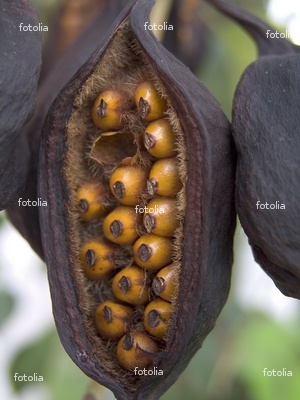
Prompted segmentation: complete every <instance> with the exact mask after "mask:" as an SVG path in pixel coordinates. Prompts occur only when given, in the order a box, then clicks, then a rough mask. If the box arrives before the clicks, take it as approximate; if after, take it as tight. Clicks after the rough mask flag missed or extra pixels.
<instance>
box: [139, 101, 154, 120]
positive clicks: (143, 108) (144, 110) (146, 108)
mask: <svg viewBox="0 0 300 400" xmlns="http://www.w3.org/2000/svg"><path fill="white" fill-rule="evenodd" d="M139 110H140V114H141V117H142V118H143V119H144V118H146V117H147V115H148V114H149V113H150V111H151V107H150V104H149V103H148V101H147V100H144V99H143V98H142V97H140V100H139Z"/></svg>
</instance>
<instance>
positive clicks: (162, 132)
mask: <svg viewBox="0 0 300 400" xmlns="http://www.w3.org/2000/svg"><path fill="white" fill-rule="evenodd" d="M144 144H145V147H146V149H147V150H148V152H149V153H150V154H151V155H152V156H154V157H156V158H167V157H174V156H175V154H176V151H175V135H174V132H173V129H172V126H171V124H170V123H169V122H168V121H167V120H166V119H165V118H161V119H158V120H156V121H154V122H151V123H150V124H149V125H148V126H147V128H146V130H145V133H144Z"/></svg>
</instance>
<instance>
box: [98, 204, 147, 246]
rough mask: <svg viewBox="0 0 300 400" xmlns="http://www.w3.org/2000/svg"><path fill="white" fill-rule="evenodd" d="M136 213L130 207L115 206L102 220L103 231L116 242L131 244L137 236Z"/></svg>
mask: <svg viewBox="0 0 300 400" xmlns="http://www.w3.org/2000/svg"><path fill="white" fill-rule="evenodd" d="M136 226H137V214H136V212H135V210H134V208H132V207H126V206H119V207H116V208H115V209H114V210H113V211H112V212H111V213H110V214H108V215H107V217H106V218H105V219H104V221H103V233H104V235H105V236H106V237H107V239H109V240H111V241H112V242H114V243H118V244H131V243H132V242H134V241H135V239H136V238H137V237H138V236H139V235H138V232H137V229H136Z"/></svg>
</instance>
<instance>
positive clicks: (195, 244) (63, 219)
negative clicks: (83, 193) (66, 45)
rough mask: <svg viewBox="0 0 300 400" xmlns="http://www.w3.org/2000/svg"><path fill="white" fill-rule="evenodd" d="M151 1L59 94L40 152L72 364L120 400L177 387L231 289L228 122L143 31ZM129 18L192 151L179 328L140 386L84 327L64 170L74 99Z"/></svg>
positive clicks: (48, 251) (44, 226)
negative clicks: (111, 367) (110, 363)
mask: <svg viewBox="0 0 300 400" xmlns="http://www.w3.org/2000/svg"><path fill="white" fill-rule="evenodd" d="M152 6H153V2H152V1H146V0H141V1H134V2H132V3H131V4H130V6H129V8H128V9H127V10H125V11H124V12H123V14H122V15H121V16H120V18H119V19H118V21H117V22H116V24H115V25H114V26H113V27H112V30H111V31H110V32H109V34H108V38H107V39H106V41H105V42H104V44H103V45H102V46H101V47H100V49H99V50H98V51H97V52H96V53H95V54H94V55H93V56H92V57H91V58H90V59H89V61H88V62H87V63H86V64H85V65H84V66H83V67H82V68H81V69H80V70H79V71H78V73H77V74H76V75H75V77H74V78H73V79H72V80H71V81H70V82H69V84H68V85H67V86H66V87H65V88H64V90H63V91H62V92H61V93H60V94H59V96H58V97H57V99H56V100H55V102H54V103H53V105H52V107H51V109H50V111H49V114H48V117H47V119H46V122H45V125H44V130H43V140H42V143H41V153H40V175H39V192H38V193H39V195H40V196H42V197H43V198H46V199H47V201H48V207H47V208H46V207H45V208H44V209H42V210H41V214H40V218H41V219H40V221H41V231H42V240H43V247H44V251H45V259H46V262H47V265H48V274H49V282H50V289H51V296H52V302H53V313H54V316H55V321H56V325H57V329H58V332H59V335H60V338H61V341H62V343H63V345H64V347H65V349H66V351H67V352H68V353H69V355H70V357H71V358H72V359H73V360H74V362H75V363H76V364H77V365H78V366H79V367H80V368H81V369H82V370H83V371H84V372H85V373H86V374H87V375H88V376H90V377H91V378H93V379H95V380H96V381H97V382H99V383H101V384H103V385H105V386H107V387H109V388H110V389H111V390H112V391H113V392H114V394H115V396H116V397H117V398H119V399H145V398H147V399H158V398H159V397H160V396H161V395H162V394H163V393H164V392H165V391H166V390H167V389H168V388H169V387H170V386H171V385H172V383H173V382H174V381H175V380H176V379H177V377H178V376H179V374H180V373H181V372H182V371H183V369H184V368H185V367H186V365H187V364H188V362H189V361H190V359H191V357H192V356H193V355H194V353H195V352H196V351H197V350H198V349H199V348H200V346H201V344H202V342H203V340H204V338H205V337H206V336H207V334H208V333H209V332H210V331H211V329H212V328H213V326H214V324H215V321H216V318H217V316H218V314H219V312H220V311H221V308H222V307H223V305H224V303H225V301H226V298H227V295H228V291H229V287H230V274H231V265H232V242H233V233H234V228H235V209H234V174H235V153H234V148H233V143H232V139H231V135H230V125H229V122H228V121H227V119H226V117H225V116H224V114H223V112H222V110H221V108H220V106H219V104H218V103H217V101H216V100H215V99H214V98H213V96H212V95H211V94H210V93H209V92H208V90H207V89H206V88H205V87H204V86H203V84H201V83H200V82H199V81H198V80H197V79H196V78H195V77H194V76H193V75H192V74H191V72H190V71H189V70H188V69H187V68H186V67H185V66H184V65H183V64H181V63H180V62H179V61H178V60H176V59H175V58H174V57H173V56H172V55H171V54H170V53H168V52H167V51H166V50H165V49H164V48H163V47H162V46H161V45H160V44H159V43H158V42H157V41H156V39H155V38H154V37H153V36H152V34H151V33H150V32H149V31H145V29H144V23H145V21H148V22H149V20H148V18H149V13H150V11H151V8H152ZM128 16H129V23H130V26H131V29H132V31H133V33H134V35H135V37H136V40H137V42H138V43H139V45H140V47H141V48H142V49H143V50H144V57H145V58H146V59H147V60H148V62H149V64H151V67H152V68H153V70H154V72H155V73H156V74H157V76H159V79H160V81H161V83H162V85H164V87H165V88H166V89H167V93H168V95H169V96H170V98H171V100H172V105H173V107H174V109H175V111H176V113H177V114H178V117H179V120H180V121H181V123H182V124H183V127H182V128H183V131H184V136H185V137H184V139H185V142H186V147H187V157H188V162H187V171H188V182H187V193H186V194H187V211H186V215H185V219H184V228H183V232H184V241H183V249H182V251H183V259H182V274H181V277H182V279H181V280H180V295H179V301H178V310H177V312H176V320H177V324H176V328H174V329H173V330H172V331H171V332H170V334H169V339H168V345H167V349H166V351H164V352H162V353H161V354H160V357H159V358H160V360H159V362H158V364H157V367H158V368H160V369H163V370H164V375H163V376H145V377H144V378H143V380H142V381H141V382H140V384H139V386H138V387H136V388H135V389H134V390H132V389H130V388H128V385H127V381H126V377H125V378H124V382H123V383H122V384H121V383H120V382H117V381H116V380H114V377H113V376H111V375H110V374H109V373H107V372H105V371H104V368H103V366H102V365H101V354H99V355H97V354H94V351H93V347H92V345H91V343H90V342H89V340H88V338H87V335H86V333H85V330H84V326H83V322H82V320H83V318H82V315H81V313H80V311H79V310H80V303H79V304H78V302H80V291H79V289H78V287H75V286H74V281H73V277H72V276H71V274H70V271H71V270H72V268H71V263H72V262H73V261H74V260H72V259H70V257H69V254H70V243H69V242H68V239H67V233H68V232H69V228H70V226H69V222H68V218H67V213H68V201H69V194H68V191H67V188H66V182H65V181H64V174H63V173H62V171H63V166H64V156H65V154H66V151H67V145H66V143H67V139H66V134H65V132H66V130H65V128H66V124H67V122H68V120H69V118H70V116H71V113H72V105H73V102H74V100H75V98H76V96H77V93H78V91H79V90H80V88H81V86H82V84H83V83H84V82H85V81H86V80H87V78H88V77H89V76H90V74H91V73H92V72H93V70H94V68H95V66H96V65H97V64H98V63H99V62H100V61H101V59H102V57H103V56H104V54H105V53H106V51H108V50H109V47H110V44H111V42H112V40H113V36H114V32H115V31H116V30H117V28H118V26H119V24H120V23H121V22H122V21H123V20H124V19H125V18H127V17H128Z"/></svg>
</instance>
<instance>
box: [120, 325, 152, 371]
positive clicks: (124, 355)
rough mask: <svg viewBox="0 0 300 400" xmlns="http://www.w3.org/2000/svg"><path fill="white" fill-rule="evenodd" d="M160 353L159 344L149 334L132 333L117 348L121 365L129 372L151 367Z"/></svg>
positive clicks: (123, 338)
mask: <svg viewBox="0 0 300 400" xmlns="http://www.w3.org/2000/svg"><path fill="white" fill-rule="evenodd" d="M157 352H158V345H157V343H156V342H155V341H154V340H153V339H151V338H150V337H149V336H148V335H147V334H145V333H141V332H130V333H127V334H126V335H125V336H123V337H122V338H121V339H120V341H119V343H118V346H117V357H118V361H119V363H120V365H121V366H122V367H123V368H125V369H127V370H129V371H130V370H134V369H135V368H139V369H143V368H148V367H150V366H151V365H152V364H153V362H154V360H155V355H156V353H157Z"/></svg>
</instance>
